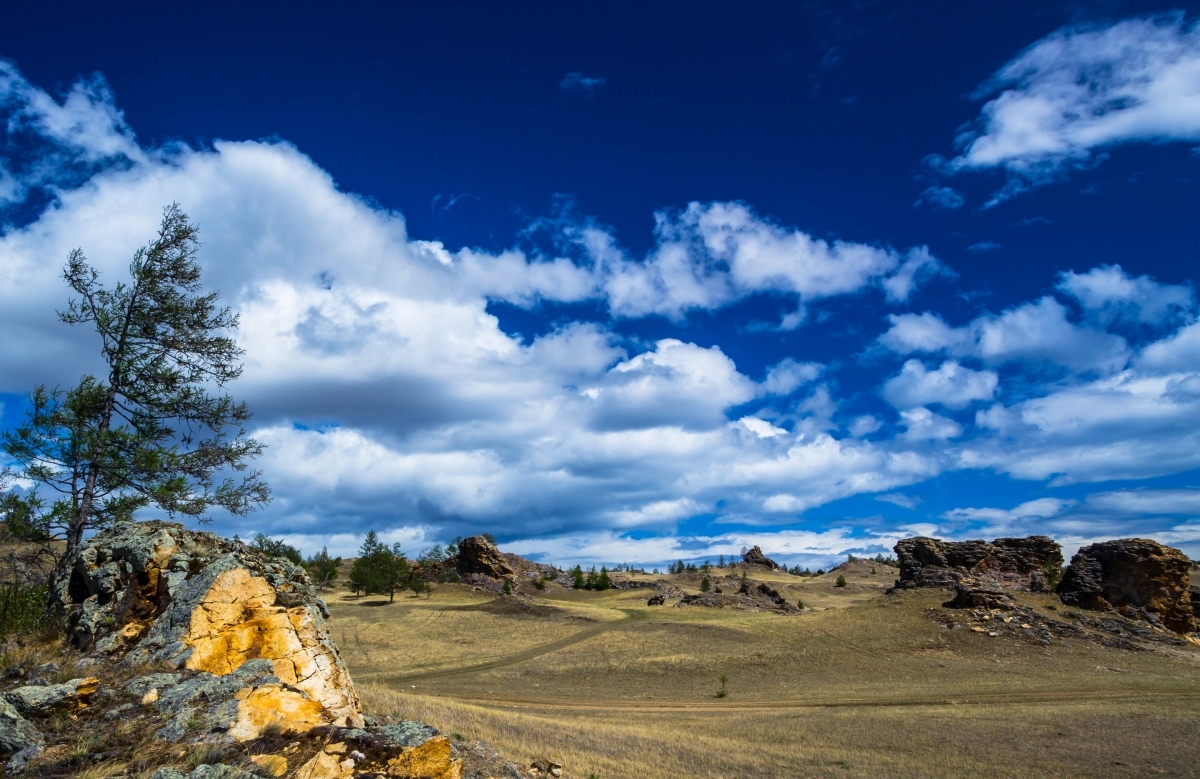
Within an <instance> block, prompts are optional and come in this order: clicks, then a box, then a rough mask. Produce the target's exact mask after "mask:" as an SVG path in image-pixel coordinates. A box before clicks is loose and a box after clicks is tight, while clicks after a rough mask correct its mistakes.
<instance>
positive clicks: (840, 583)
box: [834, 576, 846, 587]
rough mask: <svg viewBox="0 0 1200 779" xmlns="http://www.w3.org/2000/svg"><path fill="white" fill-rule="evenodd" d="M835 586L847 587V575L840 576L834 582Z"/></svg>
mask: <svg viewBox="0 0 1200 779" xmlns="http://www.w3.org/2000/svg"><path fill="white" fill-rule="evenodd" d="M834 586H835V587H845V586H846V577H845V576H838V578H837V581H836V582H834Z"/></svg>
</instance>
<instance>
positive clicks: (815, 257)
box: [575, 203, 943, 323]
mask: <svg viewBox="0 0 1200 779" xmlns="http://www.w3.org/2000/svg"><path fill="white" fill-rule="evenodd" d="M656 219H657V234H658V245H657V246H656V247H655V249H654V250H653V251H652V252H651V254H650V256H649V257H647V258H646V259H645V260H644V261H642V260H635V259H633V258H630V257H628V256H627V255H626V254H625V253H624V252H622V251H621V250H620V249H619V248H618V247H617V246H616V245H615V241H614V239H613V238H612V236H611V235H610V234H608V233H607V232H605V231H603V230H601V229H600V228H598V227H595V226H587V227H584V228H582V229H579V230H578V231H577V232H576V235H575V238H576V242H577V244H578V245H579V246H580V247H581V248H583V249H584V250H585V252H586V256H587V257H588V258H589V259H590V261H591V262H592V263H593V264H594V266H595V267H596V268H597V272H598V273H600V274H601V275H602V281H601V282H600V283H601V284H602V286H603V289H604V292H605V295H606V297H607V299H608V301H609V306H610V307H611V309H612V311H613V313H614V314H616V315H618V316H626V317H638V316H646V315H650V314H659V315H662V316H667V317H670V318H673V319H679V318H681V317H682V316H683V315H684V314H685V313H686V312H688V311H691V310H696V309H714V308H720V307H722V306H726V305H729V304H730V303H734V302H736V301H738V300H742V299H744V298H746V297H749V296H750V295H753V294H759V293H764V292H774V293H783V294H792V295H795V296H796V297H797V298H798V299H799V301H800V303H801V305H802V304H803V303H805V302H808V301H815V300H820V299H823V298H829V297H833V296H836V295H849V294H854V293H857V292H860V291H862V290H865V289H867V288H869V287H871V286H876V285H877V286H879V287H881V288H882V289H883V290H884V293H885V295H886V296H887V298H888V299H889V300H893V301H903V300H906V299H907V298H908V296H909V295H910V294H911V293H912V290H913V289H915V287H916V285H917V284H918V283H919V282H921V281H922V280H924V279H927V278H929V277H930V276H932V275H935V274H937V273H939V272H942V270H943V267H942V265H941V264H940V263H939V262H938V261H937V260H936V259H935V258H934V257H933V256H932V255H931V254H930V253H929V250H928V249H927V248H926V247H923V246H922V247H916V248H914V249H910V250H908V251H907V252H904V253H901V252H898V251H896V250H894V249H891V248H886V247H879V246H871V245H868V244H862V243H851V242H847V241H833V242H828V241H824V240H821V239H819V238H813V237H812V236H810V235H808V234H806V233H804V232H801V231H799V230H795V229H788V228H784V227H780V226H779V225H776V224H773V223H772V222H770V221H768V220H766V219H763V218H762V217H760V216H758V215H757V214H755V213H754V212H753V211H752V210H751V209H750V208H749V207H748V206H746V205H745V204H742V203H709V204H701V203H691V204H689V205H688V207H687V208H685V209H684V210H683V211H680V212H666V211H664V212H660V213H658V214H657V215H656ZM797 323H798V322H797Z"/></svg>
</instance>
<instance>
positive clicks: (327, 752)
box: [0, 521, 463, 779]
mask: <svg viewBox="0 0 1200 779" xmlns="http://www.w3.org/2000/svg"><path fill="white" fill-rule="evenodd" d="M61 571H62V573H60V575H59V576H58V578H57V579H56V582H55V585H54V590H53V592H54V596H55V597H56V598H57V600H58V601H59V602H60V604H61V606H62V607H63V609H64V610H65V613H66V618H67V619H66V624H67V637H68V639H69V641H70V642H71V644H73V645H74V647H75V648H76V649H78V650H79V651H80V652H81V653H82V655H83V656H82V657H79V656H73V657H71V663H72V665H73V666H74V667H75V668H80V669H84V668H86V669H87V673H88V674H90V675H89V676H87V677H86V678H78V679H72V680H71V681H68V682H64V683H59V684H54V683H52V682H54V681H57V680H60V679H62V678H63V674H62V671H61V669H60V667H59V666H58V665H55V664H53V663H43V664H41V665H38V666H36V667H34V668H32V669H30V670H28V671H26V670H24V669H23V668H21V667H20V666H18V667H16V668H14V669H9V671H8V672H7V673H6V674H5V676H4V678H3V679H0V753H12V754H11V757H9V758H8V759H7V764H6V771H7V773H8V774H10V775H14V774H19V773H26V772H30V771H32V772H37V773H38V775H47V776H50V775H52V776H66V775H72V774H70V773H63V770H64V768H66V769H68V770H74V768H77V767H78V760H77V757H78V756H77V755H76V756H72V755H73V753H72V752H70V750H69V749H66V748H65V746H66V745H67V743H69V742H67V741H66V739H68V738H74V736H72V735H69V734H68V733H67V732H66V731H64V729H63V727H62V723H63V722H64V721H68V720H69V721H71V722H78V723H79V724H80V726H81V727H86V728H95V727H100V728H112V726H111V725H110V724H109V723H121V724H120V725H118V727H116V728H113V730H114V731H115V732H114V734H113V735H114V738H113V739H110V741H109V747H110V749H118V748H119V749H130V750H139V749H143V748H144V744H145V741H144V739H145V738H146V737H147V736H150V737H152V738H153V739H154V740H157V741H159V742H166V743H175V744H180V745H185V744H192V745H196V744H204V745H205V746H204V747H203V750H208V751H207V754H211V755H212V757H213V758H214V759H209V760H207V761H206V763H208V764H205V765H199V766H189V769H190V773H184V772H183V771H181V770H180V764H181V763H183V762H184V758H185V757H186V756H187V755H188V754H195V751H194V750H193V751H192V752H189V750H188V749H183V750H177V749H174V748H172V749H170V750H168V751H164V752H161V753H160V752H158V751H156V750H151V752H154V753H155V754H156V755H158V757H157V758H155V759H160V766H161V767H159V770H158V771H156V772H154V773H153V774H150V775H152V776H154V777H157V779H183V778H184V777H186V779H239V778H240V777H245V776H249V775H250V774H247V773H246V771H247V770H253V771H254V773H255V774H257V775H259V776H263V777H269V776H277V777H282V776H285V775H289V771H290V772H292V773H290V775H291V776H294V777H305V779H335V778H336V779H349V777H351V776H358V775H363V774H366V775H384V776H389V777H397V778H401V777H403V778H404V779H460V777H461V774H462V765H463V763H462V760H461V759H460V758H459V757H458V756H457V755H456V753H455V748H454V746H453V745H452V744H451V743H450V741H449V740H448V739H447V738H446V737H445V736H442V735H440V734H439V733H438V732H437V731H436V730H434V729H433V728H430V727H429V726H427V725H422V724H420V723H416V722H400V723H394V724H385V723H384V722H382V721H379V720H373V719H372V718H370V717H367V716H365V715H364V714H363V713H362V711H361V708H360V705H359V699H358V695H357V693H356V692H355V689H354V685H353V683H352V682H351V680H350V675H349V672H348V671H347V669H346V666H345V664H344V663H343V662H342V659H341V657H340V655H339V653H338V650H337V647H336V645H335V644H334V642H333V640H332V638H331V636H330V634H329V630H328V628H327V627H326V624H325V618H326V617H327V616H328V611H327V609H326V607H325V603H324V602H323V601H322V600H321V599H320V598H319V597H317V595H316V594H315V590H314V588H313V587H312V586H311V584H310V582H309V579H308V576H307V574H306V573H305V571H304V570H303V569H302V568H300V567H298V566H295V565H293V564H292V563H290V562H288V561H286V560H284V559H268V558H266V557H264V556H262V555H261V554H259V553H258V552H256V551H254V550H252V549H250V548H249V547H247V546H245V545H244V544H242V543H241V542H238V541H230V540H226V539H223V538H220V537H218V536H215V535H213V534H211V533H198V532H192V531H188V530H185V529H184V528H183V527H182V526H181V525H178V524H174V523H168V522H158V521H151V522H139V523H118V524H117V525H115V526H113V527H112V528H110V529H108V530H105V531H103V532H101V533H99V534H97V535H96V536H94V537H93V538H91V539H89V540H88V541H86V542H84V543H83V544H82V545H81V546H80V548H79V549H78V550H77V552H76V553H74V555H73V556H72V558H71V559H69V560H65V561H64V564H63V568H62V569H61ZM141 669H145V670H153V671H155V672H154V673H149V674H147V673H146V672H145V670H141ZM14 671H15V673H14ZM136 673H141V674H142V675H140V676H134V677H133V678H130V677H131V675H132V674H136ZM17 679H20V680H21V681H20V682H18V683H16V684H12V682H13V681H14V680H17ZM22 682H23V683H22ZM130 725H134V727H132V728H130V727H129V726H130ZM114 741H116V742H119V744H115V745H114V743H113V742H114ZM289 742H290V743H289ZM284 744H286V746H283V745H284ZM347 744H349V745H350V749H349V751H347ZM281 748H282V752H283V754H278V752H279V751H280V749H281ZM112 754H113V752H110V753H109V756H110V757H111V755H112ZM201 754H205V752H201ZM229 756H234V758H233V761H234V764H227V762H228V761H227V760H226V758H227V757H229ZM72 761H75V762H72ZM238 761H241V762H240V763H239V762H238ZM162 763H166V765H162ZM248 766H253V768H252V769H249V768H248ZM148 770H149V767H147V771H148ZM139 772H140V773H141V775H146V771H142V769H139Z"/></svg>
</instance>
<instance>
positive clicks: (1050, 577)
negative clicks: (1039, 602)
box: [1042, 560, 1063, 592]
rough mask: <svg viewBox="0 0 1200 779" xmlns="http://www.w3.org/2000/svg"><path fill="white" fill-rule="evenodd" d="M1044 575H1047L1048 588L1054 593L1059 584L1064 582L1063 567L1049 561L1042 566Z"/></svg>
mask: <svg viewBox="0 0 1200 779" xmlns="http://www.w3.org/2000/svg"><path fill="white" fill-rule="evenodd" d="M1042 573H1044V574H1046V588H1047V589H1048V590H1050V591H1051V592H1053V591H1054V590H1055V589H1056V588H1057V587H1058V583H1059V582H1061V581H1062V575H1063V570H1062V566H1061V565H1055V564H1054V563H1053V562H1051V561H1050V560H1047V561H1046V564H1045V565H1044V566H1042Z"/></svg>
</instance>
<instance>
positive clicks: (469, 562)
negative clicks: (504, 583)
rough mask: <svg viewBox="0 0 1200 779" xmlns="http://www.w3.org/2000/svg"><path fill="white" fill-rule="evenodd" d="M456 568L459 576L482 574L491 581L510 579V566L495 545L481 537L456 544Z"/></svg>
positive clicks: (511, 576)
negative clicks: (491, 579) (490, 578)
mask: <svg viewBox="0 0 1200 779" xmlns="http://www.w3.org/2000/svg"><path fill="white" fill-rule="evenodd" d="M456 567H457V568H458V573H459V575H460V576H470V575H471V574H482V575H484V576H490V577H492V578H493V579H512V578H513V576H514V571H513V569H512V566H511V565H509V564H508V562H507V561H506V560H505V559H504V556H503V555H502V554H501V553H500V550H499V549H497V548H496V545H495V544H493V543H492V542H491V541H489V540H487V539H486V538H484V537H483V536H471V537H470V538H464V539H463V540H462V541H460V542H459V543H458V557H457V559H456Z"/></svg>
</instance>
